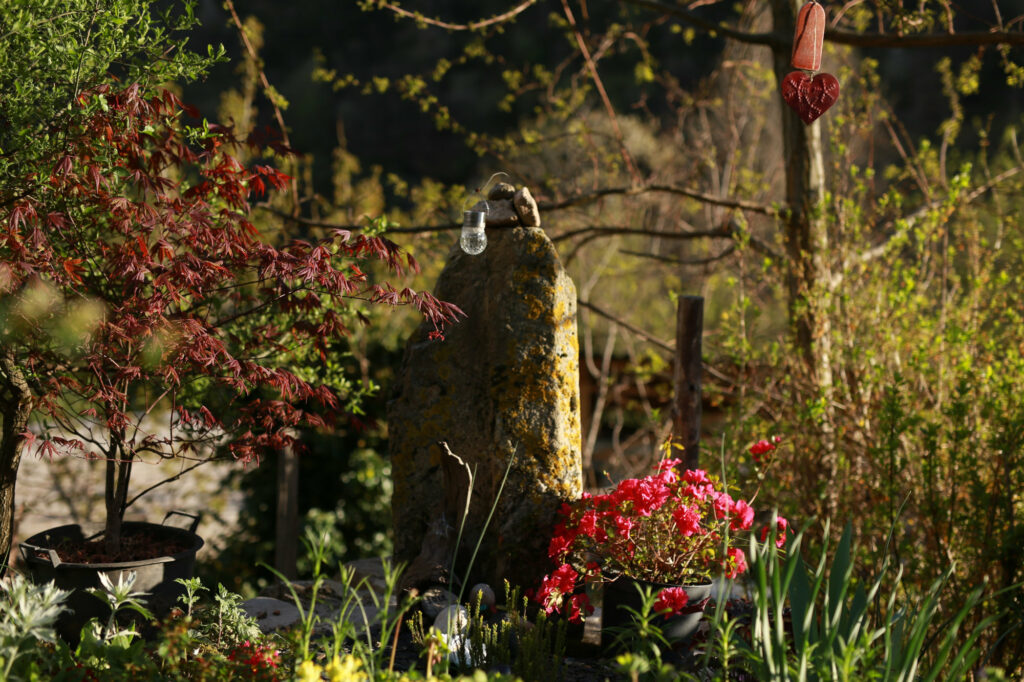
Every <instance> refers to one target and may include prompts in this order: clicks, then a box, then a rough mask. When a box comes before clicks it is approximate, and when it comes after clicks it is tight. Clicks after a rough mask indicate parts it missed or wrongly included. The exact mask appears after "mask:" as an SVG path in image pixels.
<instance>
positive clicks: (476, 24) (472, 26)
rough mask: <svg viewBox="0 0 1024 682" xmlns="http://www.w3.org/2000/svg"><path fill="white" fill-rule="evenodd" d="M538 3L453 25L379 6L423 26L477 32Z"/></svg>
mask: <svg viewBox="0 0 1024 682" xmlns="http://www.w3.org/2000/svg"><path fill="white" fill-rule="evenodd" d="M537 2H538V0H526V2H523V3H521V4H519V5H517V6H515V7H513V8H512V9H510V10H509V11H507V12H503V13H502V14H496V15H494V16H493V17H489V18H487V19H480V20H478V21H471V22H469V23H468V24H452V23H449V22H447V21H442V20H441V19H431V18H430V17H427V16H424V15H423V14H420V13H419V12H410V11H409V10H407V9H403V8H401V7H399V6H398V5H395V4H392V3H390V2H378V3H377V5H378V6H379V7H383V8H384V9H386V10H390V11H392V12H394V13H395V14H397V15H399V16H403V17H406V18H408V19H412V20H414V21H416V22H419V23H422V24H427V25H429V26H437V27H438V28H443V29H447V30H449V31H475V30H477V29H480V28H485V27H487V26H491V25H492V24H500V23H502V22H505V21H510V20H512V19H514V18H515V17H516V16H517V15H519V14H521V13H523V12H524V11H526V10H527V9H528V8H530V7H531V6H533V5H536V4H537Z"/></svg>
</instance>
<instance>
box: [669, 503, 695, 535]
mask: <svg viewBox="0 0 1024 682" xmlns="http://www.w3.org/2000/svg"><path fill="white" fill-rule="evenodd" d="M672 520H673V521H675V522H676V527H677V528H678V529H679V532H680V533H682V534H683V536H684V537H689V536H691V535H693V534H695V533H698V532H700V512H699V511H697V510H696V509H691V508H690V507H687V506H679V507H677V508H676V509H675V511H673V512H672Z"/></svg>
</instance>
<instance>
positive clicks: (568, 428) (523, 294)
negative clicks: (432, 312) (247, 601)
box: [388, 227, 582, 586]
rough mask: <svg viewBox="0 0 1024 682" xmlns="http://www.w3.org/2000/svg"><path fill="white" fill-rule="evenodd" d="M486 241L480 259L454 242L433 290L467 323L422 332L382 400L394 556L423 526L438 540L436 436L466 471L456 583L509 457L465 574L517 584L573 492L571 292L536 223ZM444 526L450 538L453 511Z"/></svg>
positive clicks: (410, 554) (415, 543)
mask: <svg viewBox="0 0 1024 682" xmlns="http://www.w3.org/2000/svg"><path fill="white" fill-rule="evenodd" d="M487 239H488V246H487V250H486V251H484V253H483V254H481V255H479V256H469V255H467V254H465V253H463V252H462V251H461V250H460V249H459V248H458V247H457V246H456V247H455V248H453V250H452V252H451V254H450V255H449V257H448V262H447V264H446V266H445V268H444V270H443V271H442V273H441V276H440V278H439V279H438V282H437V287H436V291H435V295H436V296H438V297H439V298H440V299H441V300H444V301H448V302H451V303H454V304H456V305H458V306H459V307H460V308H461V309H462V310H463V311H464V312H465V313H466V318H465V319H464V320H462V321H460V322H459V323H458V324H456V325H454V326H452V327H450V328H449V329H447V330H446V332H445V336H446V338H445V340H443V341H431V340H429V339H428V338H427V337H428V334H429V332H430V331H431V330H432V329H433V327H432V326H431V325H429V324H424V325H421V326H420V328H419V329H418V330H417V331H416V333H415V334H414V335H413V337H412V338H411V339H410V340H409V342H408V345H407V347H406V353H405V359H404V362H403V368H402V372H401V375H400V377H399V379H398V382H397V386H396V390H395V396H394V399H393V400H392V401H391V402H390V403H389V405H388V430H389V437H390V453H391V460H392V475H393V478H394V484H395V487H394V496H393V501H392V517H393V524H394V531H395V558H396V559H397V560H399V561H412V560H413V559H414V558H415V557H417V555H419V554H420V550H421V545H422V544H423V538H424V536H425V535H427V531H428V524H433V526H434V527H433V531H434V534H435V535H436V532H437V524H438V523H439V522H441V520H440V519H439V518H438V517H437V516H436V514H437V509H438V508H439V505H438V502H439V500H440V498H441V497H442V495H443V491H442V482H441V481H442V479H441V462H442V456H443V448H442V447H441V446H440V445H439V443H440V442H442V441H443V442H445V443H447V444H448V446H449V447H450V448H451V451H452V452H453V453H455V454H456V455H458V456H459V457H460V458H462V459H463V460H465V462H466V463H467V464H469V466H470V468H473V467H475V468H476V474H475V485H474V488H473V494H472V498H471V502H470V513H469V516H468V518H467V522H466V528H465V531H464V532H463V540H462V548H461V551H460V555H459V561H458V562H457V564H456V567H455V572H456V574H457V575H458V576H459V577H460V578H461V576H462V575H463V573H464V571H465V570H466V562H467V561H468V558H469V555H470V552H471V551H472V548H473V547H474V545H475V544H476V542H477V539H478V538H479V537H480V531H481V529H482V527H483V525H484V522H485V520H486V519H487V515H488V513H489V511H490V509H491V505H492V504H493V503H494V500H495V495H496V493H497V490H498V487H499V485H500V484H501V479H502V476H503V475H504V473H505V469H506V466H507V464H508V462H509V458H510V457H511V456H512V454H513V452H516V453H517V454H516V457H515V461H514V463H513V466H512V469H511V472H510V473H509V476H508V481H507V483H506V484H505V489H504V491H503V492H502V494H501V497H500V499H499V500H498V503H497V507H496V510H495V514H494V518H493V519H492V521H491V525H490V527H489V529H488V531H487V533H486V535H485V537H484V540H483V544H482V546H481V549H480V552H479V554H478V555H477V559H476V563H475V565H474V571H473V574H474V575H475V576H480V577H482V578H484V579H486V580H489V581H491V584H493V585H500V584H501V582H500V581H501V580H502V579H503V578H507V579H509V580H510V581H512V582H513V583H514V584H521V585H524V586H529V585H532V584H534V583H535V582H536V580H537V579H538V578H539V577H541V576H542V575H543V574H544V573H545V572H547V570H548V569H549V565H548V563H547V546H548V541H549V539H550V531H551V526H552V523H553V521H554V515H555V512H556V510H557V509H558V507H559V505H560V504H561V503H562V502H563V501H566V500H569V499H575V498H577V497H579V494H580V491H581V489H582V476H581V464H580V418H579V346H578V342H577V337H576V288H575V286H574V285H573V283H572V280H571V279H570V278H569V276H568V275H567V274H566V272H565V270H564V269H563V268H562V264H561V262H560V260H559V258H558V254H557V252H556V251H555V249H554V246H553V245H552V243H551V241H550V240H549V239H548V237H547V235H545V234H544V232H543V230H541V229H539V228H536V227H530V228H523V227H516V228H507V229H489V230H488V234H487ZM443 524H447V525H448V527H449V530H450V532H451V533H452V534H453V535H454V534H455V533H456V532H457V530H458V525H459V519H457V518H445V519H443Z"/></svg>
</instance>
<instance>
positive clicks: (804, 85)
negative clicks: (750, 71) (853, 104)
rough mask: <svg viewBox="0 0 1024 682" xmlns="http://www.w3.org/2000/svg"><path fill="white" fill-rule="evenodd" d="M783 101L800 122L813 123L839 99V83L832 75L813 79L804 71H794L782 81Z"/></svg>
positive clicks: (823, 74) (826, 74) (824, 74)
mask: <svg viewBox="0 0 1024 682" xmlns="http://www.w3.org/2000/svg"><path fill="white" fill-rule="evenodd" d="M782 99H784V100H786V104H788V105H789V107H790V108H791V109H793V110H794V111H795V112H796V113H797V114H799V116H800V120H802V121H803V122H804V123H812V122H813V121H814V120H816V119H817V118H818V117H819V116H821V115H822V114H824V113H825V112H826V111H828V110H829V107H831V106H832V105H833V104H835V103H836V100H837V99H839V81H838V80H836V77H835V76H833V75H832V74H830V73H819V74H818V75H817V76H815V77H814V78H811V77H810V76H808V75H807V74H806V73H804V72H803V71H794V72H792V73H790V74H789V75H788V76H786V77H785V78H783V79H782Z"/></svg>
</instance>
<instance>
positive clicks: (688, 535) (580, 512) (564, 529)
mask: <svg viewBox="0 0 1024 682" xmlns="http://www.w3.org/2000/svg"><path fill="white" fill-rule="evenodd" d="M779 440H780V439H779V438H778V437H775V438H773V439H772V440H771V441H767V440H764V441H759V442H758V443H755V444H754V445H753V446H752V447H751V448H750V452H751V455H753V456H754V457H755V458H756V460H757V461H758V463H759V464H767V462H768V461H769V459H770V458H769V455H770V453H771V452H772V451H773V450H775V449H776V446H777V444H778V442H779ZM680 463H681V462H680V460H678V459H666V460H663V461H661V462H660V463H659V464H658V465H657V466H656V473H654V474H653V475H650V476H646V477H644V478H629V479H625V480H623V481H621V482H620V483H619V484H618V486H616V488H615V489H614V490H613V491H611V492H609V493H606V494H603V495H590V494H588V493H584V494H583V496H582V498H581V499H579V500H577V501H576V502H574V503H572V504H568V503H567V504H563V505H562V508H561V509H560V510H559V518H558V521H557V523H556V525H555V529H554V533H553V536H552V538H551V543H550V545H549V548H548V556H549V557H550V558H551V560H552V561H554V562H555V563H556V565H557V568H556V569H555V571H553V572H552V573H551V574H550V575H547V576H545V577H544V579H543V581H542V582H541V586H540V589H539V590H538V591H537V593H536V594H535V598H536V600H537V601H538V602H539V603H541V604H542V605H543V606H544V609H545V610H546V611H547V612H548V613H551V612H552V611H558V612H561V610H562V608H563V607H564V606H566V604H565V603H564V602H565V601H566V600H565V598H566V597H568V600H567V606H568V609H569V612H568V613H569V619H570V620H572V621H574V622H575V621H577V620H579V618H580V617H581V615H582V614H583V613H584V612H585V611H589V610H590V607H589V604H588V603H587V598H586V595H585V594H582V593H580V594H574V593H575V592H577V587H578V586H579V585H580V584H581V583H582V581H584V580H586V578H587V577H598V578H600V579H602V580H607V579H614V577H617V576H619V575H622V576H628V577H632V578H637V579H641V580H646V581H649V582H656V583H669V584H675V585H680V584H685V583H694V582H703V581H706V580H708V579H710V578H711V577H712V576H713V575H718V574H724V575H725V576H726V577H727V578H735V577H737V576H739V575H740V574H742V573H744V572H745V571H746V570H747V560H746V556H745V555H744V553H743V551H742V550H741V549H739V547H733V546H731V545H732V542H733V540H734V539H735V533H736V532H739V531H747V530H750V528H751V526H752V525H753V522H754V509H753V507H751V505H750V502H748V501H747V500H742V499H740V500H734V499H733V498H732V496H730V495H729V493H727V492H725V490H723V489H722V487H721V485H720V482H719V480H718V478H716V477H715V476H712V475H710V474H708V473H707V472H706V471H703V470H701V469H695V470H687V471H682V472H679V471H678V470H677V467H678V465H679V464H680ZM787 525H788V524H787V522H786V520H785V519H782V518H779V521H778V530H779V533H780V538H781V542H784V540H785V532H786V528H787ZM767 533H768V528H767V527H766V528H764V529H761V534H762V536H765V535H766V534H767ZM781 542H780V546H781ZM671 590H672V588H669V589H666V590H662V592H661V594H659V595H658V601H657V603H656V608H657V610H658V612H671V613H677V612H678V611H679V610H680V609H682V608H683V607H684V606H685V605H686V594H685V592H683V590H682V589H677V590H676V591H671ZM680 595H681V596H680Z"/></svg>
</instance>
